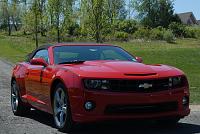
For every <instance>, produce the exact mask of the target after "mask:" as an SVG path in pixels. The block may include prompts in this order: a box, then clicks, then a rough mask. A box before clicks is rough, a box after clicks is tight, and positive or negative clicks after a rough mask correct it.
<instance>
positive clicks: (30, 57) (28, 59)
mask: <svg viewBox="0 0 200 134" xmlns="http://www.w3.org/2000/svg"><path fill="white" fill-rule="evenodd" d="M50 46H52V45H51V44H47V45H42V46H40V47H38V48H36V49H35V50H33V51H32V52H31V53H29V54H28V55H27V56H26V61H28V62H29V61H30V60H31V59H32V58H33V56H34V55H35V53H36V52H37V51H39V50H43V49H48V48H49V47H50Z"/></svg>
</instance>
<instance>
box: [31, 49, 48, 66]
mask: <svg viewBox="0 0 200 134" xmlns="http://www.w3.org/2000/svg"><path fill="white" fill-rule="evenodd" d="M33 58H43V59H44V60H45V61H46V62H47V63H49V55H48V51H47V50H39V51H38V52H37V53H36V54H35V56H34V57H33Z"/></svg>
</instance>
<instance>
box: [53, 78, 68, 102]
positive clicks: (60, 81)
mask: <svg viewBox="0 0 200 134" xmlns="http://www.w3.org/2000/svg"><path fill="white" fill-rule="evenodd" d="M59 83H61V84H63V85H64V86H65V88H66V90H67V86H66V84H65V83H64V81H63V80H62V79H60V78H55V79H54V80H53V81H52V84H51V88H50V99H51V104H52V100H53V93H54V91H55V88H56V86H57V85H58V84H59Z"/></svg>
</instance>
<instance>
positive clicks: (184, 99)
mask: <svg viewBox="0 0 200 134" xmlns="http://www.w3.org/2000/svg"><path fill="white" fill-rule="evenodd" d="M182 103H183V105H184V106H186V105H188V103H189V100H188V97H186V96H185V97H183V101H182Z"/></svg>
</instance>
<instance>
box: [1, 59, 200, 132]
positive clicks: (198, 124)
mask: <svg viewBox="0 0 200 134" xmlns="http://www.w3.org/2000/svg"><path fill="white" fill-rule="evenodd" d="M11 68H12V67H11V65H9V64H8V63H5V62H3V61H2V60H0V134H45V133H48V134H59V133H61V132H59V131H57V129H55V128H54V125H53V119H52V117H51V115H49V114H46V113H43V112H40V111H38V110H32V111H31V113H30V114H29V115H27V116H26V117H17V116H14V115H13V114H12V112H11V107H10V72H11ZM73 133H74V134H94V133H96V134H103V133H109V134H132V133H140V134H141V133H149V134H151V133H152V134H161V133H162V134H177V133H182V134H194V133H200V110H199V109H198V108H197V107H196V108H194V109H193V110H192V112H191V115H190V116H189V117H187V118H185V119H183V120H181V123H179V124H178V125H177V126H176V127H173V128H167V127H161V126H158V125H156V124H155V123H152V122H139V123H138V122H137V123H135V122H129V123H124V122H112V123H99V124H88V125H84V126H78V127H77V129H76V130H75V131H74V132H73Z"/></svg>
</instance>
